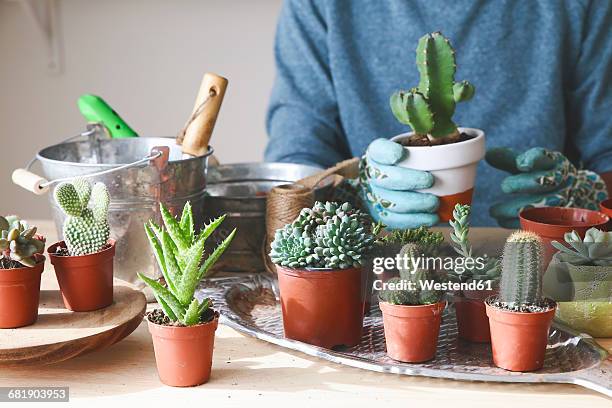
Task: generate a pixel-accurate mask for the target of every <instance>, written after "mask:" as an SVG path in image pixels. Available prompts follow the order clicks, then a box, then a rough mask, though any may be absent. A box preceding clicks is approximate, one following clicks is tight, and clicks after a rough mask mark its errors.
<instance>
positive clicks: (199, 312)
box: [138, 202, 236, 387]
mask: <svg viewBox="0 0 612 408" xmlns="http://www.w3.org/2000/svg"><path fill="white" fill-rule="evenodd" d="M160 210H161V216H162V220H163V225H164V228H162V227H160V226H159V225H157V224H155V223H154V222H153V221H149V223H148V224H146V225H145V231H146V233H147V236H148V238H149V242H150V244H151V247H152V249H153V253H154V254H155V257H156V259H157V262H158V264H159V267H160V269H161V271H162V274H163V278H164V281H165V284H162V283H160V282H158V281H157V280H155V279H151V278H149V277H147V276H145V275H144V274H141V273H139V274H138V276H139V277H140V279H142V280H143V281H144V282H145V283H146V284H147V285H148V286H149V287H150V288H151V289H152V290H153V294H154V295H155V298H156V299H157V302H158V303H159V305H160V306H161V310H155V311H153V312H151V313H149V314H148V315H147V323H148V326H149V332H150V333H151V336H152V337H153V347H154V349H155V361H156V362H157V371H158V373H159V377H160V379H161V380H162V382H163V383H164V384H167V385H171V386H176V387H190V386H194V385H200V384H204V383H205V382H207V381H208V380H209V378H210V372H211V366H212V355H213V346H214V341H215V331H216V330H217V325H218V320H219V314H218V313H217V312H215V311H214V310H213V309H212V302H211V300H210V299H208V298H207V299H203V300H198V299H197V298H196V297H195V292H196V287H197V286H198V284H199V283H200V281H201V280H202V279H204V277H206V274H207V273H208V271H209V270H210V268H211V267H212V266H213V265H214V264H215V262H217V260H218V259H219V257H220V256H221V255H222V254H223V252H225V250H226V249H227V247H228V246H229V245H230V243H231V242H232V239H234V235H235V234H236V230H235V229H234V230H233V231H232V232H231V233H230V234H229V235H228V236H227V238H225V239H224V240H223V241H222V242H221V243H220V244H219V245H218V246H217V247H216V248H215V250H214V251H213V252H212V253H211V254H210V255H209V256H208V257H206V259H204V260H203V257H204V246H205V244H206V239H207V238H208V237H210V235H211V234H212V233H213V232H214V231H215V230H216V229H217V227H218V226H219V225H221V223H222V222H223V220H224V219H225V216H222V217H219V218H217V219H215V220H213V221H212V222H211V223H210V224H208V225H206V226H205V227H204V228H203V229H202V230H201V231H195V228H194V222H193V212H192V209H191V204H190V203H189V202H187V203H186V204H185V207H184V208H183V212H182V214H181V217H180V219H179V220H177V219H176V218H174V217H173V216H172V214H171V213H170V211H168V209H166V207H164V205H163V204H160Z"/></svg>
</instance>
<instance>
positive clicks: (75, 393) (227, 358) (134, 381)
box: [0, 221, 612, 408]
mask: <svg viewBox="0 0 612 408" xmlns="http://www.w3.org/2000/svg"><path fill="white" fill-rule="evenodd" d="M35 224H36V225H38V226H39V228H40V230H41V231H42V232H43V233H44V234H45V235H46V236H47V237H48V240H49V242H53V241H54V237H55V232H54V231H53V225H52V223H51V222H49V221H45V222H38V223H35ZM505 234H507V232H506V231H503V230H498V229H475V230H474V235H473V238H474V239H475V240H476V239H478V240H483V241H485V240H484V237H487V240H488V241H490V239H492V238H490V237H494V238H495V239H499V238H500V237H502V238H503V236H504V235H505ZM44 275H46V279H49V278H51V279H53V278H54V274H53V272H52V268H50V267H49V268H47V272H46V273H45V274H44ZM600 344H602V345H603V346H604V347H606V348H608V350H610V349H612V339H608V340H600ZM0 386H68V387H70V398H71V401H73V402H81V403H84V404H88V405H89V404H90V403H92V402H94V401H91V398H96V401H95V402H96V403H98V404H100V403H104V404H107V403H108V404H115V406H117V405H116V403H117V401H119V400H121V402H126V403H130V402H134V403H140V404H141V405H140V406H143V407H144V405H143V403H144V402H145V401H151V402H153V403H154V406H158V405H161V403H165V404H173V406H177V404H180V405H181V406H186V404H188V403H197V404H199V405H202V406H207V407H226V406H234V405H241V406H253V405H254V406H270V407H275V406H279V405H280V404H286V405H287V406H290V407H291V408H293V407H296V406H309V407H313V406H317V405H318V406H322V407H327V406H332V407H340V406H354V407H358V406H369V407H374V406H380V407H384V406H390V407H393V406H395V407H398V406H409V407H418V404H419V403H426V402H428V403H430V404H431V402H435V404H434V405H428V406H436V407H437V406H448V407H462V406H469V407H480V406H483V407H487V408H495V407H504V406H512V407H521V406H524V407H539V406H546V407H551V408H552V407H554V408H560V407H572V408H576V407H589V408H593V407H610V406H611V405H612V404H611V401H610V399H608V398H606V397H605V396H602V395H600V394H597V393H595V392H593V391H590V390H587V389H584V388H581V387H578V386H574V385H565V384H501V383H482V382H463V381H451V380H442V379H432V378H419V377H406V376H397V375H390V374H381V373H375V372H370V371H365V370H360V369H356V368H350V367H345V366H341V365H338V364H334V363H330V362H328V361H325V360H322V359H318V358H314V357H308V356H305V355H303V354H300V353H297V352H291V351H286V350H285V349H283V348H280V347H277V346H274V345H271V344H268V343H266V342H263V341H260V340H256V339H253V338H250V337H245V336H242V335H241V334H239V333H238V332H236V331H234V330H232V329H230V328H229V327H226V326H223V325H220V326H219V329H218V331H217V339H216V343H215V354H214V361H213V373H212V378H211V380H210V382H209V383H208V384H206V385H203V386H201V387H196V388H187V389H181V388H172V387H166V386H164V385H163V384H161V383H160V381H159V379H158V377H157V372H156V368H155V358H154V355H153V346H152V343H151V338H150V336H149V333H148V332H147V327H146V324H144V323H143V324H141V325H140V327H139V328H138V329H137V330H136V331H135V332H134V333H133V334H131V335H130V336H129V337H127V338H126V339H124V340H123V341H121V342H119V343H118V344H115V345H114V346H111V347H109V348H107V349H105V350H102V351H98V352H95V353H91V354H88V355H84V356H80V357H77V358H75V359H72V360H68V361H65V362H62V363H58V364H54V365H49V366H42V367H19V368H0ZM99 397H102V399H99ZM111 406H112V405H111Z"/></svg>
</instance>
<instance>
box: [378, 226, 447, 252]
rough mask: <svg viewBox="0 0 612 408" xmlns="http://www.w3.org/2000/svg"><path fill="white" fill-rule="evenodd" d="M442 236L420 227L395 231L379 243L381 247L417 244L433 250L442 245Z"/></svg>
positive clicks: (439, 233)
mask: <svg viewBox="0 0 612 408" xmlns="http://www.w3.org/2000/svg"><path fill="white" fill-rule="evenodd" d="M443 241H444V235H442V233H441V232H433V231H431V230H430V229H429V228H428V227H425V226H422V227H419V228H413V229H406V230H402V229H396V230H392V231H391V232H389V234H387V235H385V236H384V237H382V238H381V239H380V240H379V242H380V243H381V244H383V245H402V246H403V245H406V244H411V243H418V244H419V245H421V246H423V247H427V248H434V247H437V246H439V245H440V244H442V242H443Z"/></svg>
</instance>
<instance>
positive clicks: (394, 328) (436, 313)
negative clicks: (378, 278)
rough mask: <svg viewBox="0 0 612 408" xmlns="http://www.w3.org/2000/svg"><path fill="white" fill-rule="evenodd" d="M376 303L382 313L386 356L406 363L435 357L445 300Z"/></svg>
mask: <svg viewBox="0 0 612 408" xmlns="http://www.w3.org/2000/svg"><path fill="white" fill-rule="evenodd" d="M378 305H379V306H380V310H381V311H382V315H383V325H384V329H385V342H386V344H387V355H388V356H389V357H391V358H392V359H394V360H398V361H403V362H407V363H420V362H423V361H427V360H431V359H432V358H434V357H435V355H436V348H437V347H438V334H439V333H440V320H441V317H442V311H443V310H444V307H445V306H446V302H439V303H435V304H432V305H423V306H403V305H392V304H391V303H387V302H382V301H381V302H379V304H378Z"/></svg>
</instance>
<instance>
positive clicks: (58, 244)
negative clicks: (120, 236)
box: [47, 239, 117, 263]
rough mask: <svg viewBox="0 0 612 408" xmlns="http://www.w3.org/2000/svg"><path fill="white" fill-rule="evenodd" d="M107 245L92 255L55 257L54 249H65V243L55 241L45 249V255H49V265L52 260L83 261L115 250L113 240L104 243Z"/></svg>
mask: <svg viewBox="0 0 612 408" xmlns="http://www.w3.org/2000/svg"><path fill="white" fill-rule="evenodd" d="M106 244H107V245H109V247H108V248H104V249H102V250H100V251H98V252H94V253H93V254H87V255H61V256H60V255H56V254H55V249H56V248H57V247H61V248H66V241H57V242H56V243H54V244H53V245H50V246H49V248H47V254H49V258H50V259H51V263H53V260H54V259H83V258H86V257H94V256H97V255H102V254H105V253H107V252H108V251H111V250H113V249H114V248H115V246H116V244H117V241H115V240H114V239H109V240H108V241H107V243H106ZM51 249H54V251H53V252H51Z"/></svg>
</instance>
